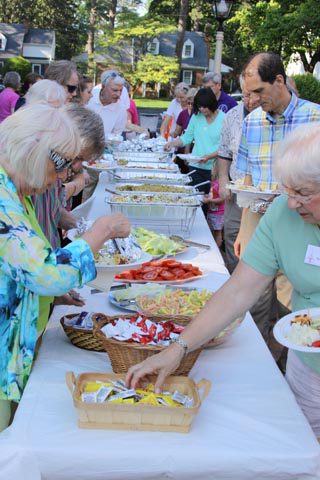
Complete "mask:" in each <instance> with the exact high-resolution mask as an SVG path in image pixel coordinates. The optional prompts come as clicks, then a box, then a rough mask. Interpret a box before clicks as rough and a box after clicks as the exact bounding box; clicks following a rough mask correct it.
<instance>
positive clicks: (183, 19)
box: [176, 0, 189, 81]
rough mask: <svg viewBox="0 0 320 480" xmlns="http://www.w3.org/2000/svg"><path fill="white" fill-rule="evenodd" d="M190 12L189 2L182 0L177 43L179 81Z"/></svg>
mask: <svg viewBox="0 0 320 480" xmlns="http://www.w3.org/2000/svg"><path fill="white" fill-rule="evenodd" d="M188 11H189V0H180V13H179V21H178V34H177V43H176V56H177V59H178V63H179V73H178V81H179V77H180V70H181V63H182V50H183V43H184V35H185V31H186V25H187V16H188Z"/></svg>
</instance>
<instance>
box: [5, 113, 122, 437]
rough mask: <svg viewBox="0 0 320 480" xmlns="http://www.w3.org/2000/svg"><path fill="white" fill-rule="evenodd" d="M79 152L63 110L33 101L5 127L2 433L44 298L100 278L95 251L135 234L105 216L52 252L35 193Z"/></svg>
mask: <svg viewBox="0 0 320 480" xmlns="http://www.w3.org/2000/svg"><path fill="white" fill-rule="evenodd" d="M79 150H80V138H79V133H78V130H77V127H76V126H75V124H74V123H73V121H72V120H71V118H70V117H69V116H68V115H67V114H66V112H65V111H64V110H62V109H56V108H51V107H49V106H47V105H34V106H29V107H26V108H24V109H21V110H19V111H18V112H16V113H15V114H14V115H12V116H10V117H9V118H8V119H6V120H5V121H4V122H3V123H2V124H1V126H0V431H1V429H3V428H5V427H6V426H7V425H8V422H9V418H10V401H19V400H20V398H21V395H22V392H23V389H24V387H25V385H26V382H27V380H28V377H29V375H30V371H31V367H32V362H33V359H34V352H35V345H36V341H37V337H38V336H39V335H40V334H41V331H40V330H39V326H38V317H39V308H40V307H41V297H42V296H48V295H56V296H59V295H62V294H64V293H66V292H68V291H69V290H70V289H71V288H74V287H81V286H82V285H84V284H85V283H86V282H89V281H91V280H92V279H94V278H95V276H96V269H95V265H94V257H93V255H94V253H95V252H97V251H98V250H99V249H100V248H101V247H102V245H103V244H104V242H105V241H106V240H108V239H109V238H114V237H125V236H127V235H128V234H129V231H130V226H129V223H128V221H127V219H126V218H125V217H124V216H122V215H120V214H117V215H110V216H104V217H101V218H99V219H98V220H97V221H96V222H95V223H94V225H93V226H92V228H91V229H90V230H89V231H88V232H86V233H85V234H84V235H83V237H82V238H81V239H79V240H76V241H74V242H72V243H71V244H69V245H68V246H67V247H65V248H57V249H55V250H53V249H52V248H51V246H50V244H49V243H48V241H47V240H46V239H45V237H44V234H43V232H42V231H41V229H40V227H39V224H38V222H37V220H36V217H35V214H34V209H33V205H32V202H31V200H30V198H29V195H32V194H37V193H41V192H42V191H44V190H45V189H47V188H49V187H50V186H52V185H53V184H54V182H55V181H56V179H57V177H58V176H59V175H60V174H61V173H62V172H63V170H64V169H65V168H67V167H68V165H70V164H71V163H72V160H73V159H74V158H75V157H76V156H77V155H78V154H79ZM39 323H40V322H39ZM41 328H43V326H41Z"/></svg>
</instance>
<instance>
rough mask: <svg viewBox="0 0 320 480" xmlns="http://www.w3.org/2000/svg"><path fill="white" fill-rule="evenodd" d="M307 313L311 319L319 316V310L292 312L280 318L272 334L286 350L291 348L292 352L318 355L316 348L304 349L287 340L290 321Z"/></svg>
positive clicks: (318, 351)
mask: <svg viewBox="0 0 320 480" xmlns="http://www.w3.org/2000/svg"><path fill="white" fill-rule="evenodd" d="M305 313H307V314H308V315H310V316H311V317H319V316H320V308H310V309H306V310H299V311H297V312H292V313H289V314H288V315H286V316H285V317H283V318H281V320H279V321H278V322H277V323H276V324H275V326H274V327H273V334H274V337H275V339H276V340H277V341H278V342H279V343H281V345H284V346H285V347H287V348H291V349H292V350H297V351H298V352H308V353H319V354H320V348H318V347H304V346H302V345H296V344H295V343H292V342H290V341H289V340H288V339H287V336H288V334H289V333H290V330H291V328H292V326H291V320H292V319H293V318H294V317H295V316H296V315H300V314H302V315H303V314H305Z"/></svg>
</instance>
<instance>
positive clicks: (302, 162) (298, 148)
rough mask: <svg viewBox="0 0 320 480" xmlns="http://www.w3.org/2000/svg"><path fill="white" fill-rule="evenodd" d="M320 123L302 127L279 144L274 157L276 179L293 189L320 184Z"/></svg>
mask: <svg viewBox="0 0 320 480" xmlns="http://www.w3.org/2000/svg"><path fill="white" fill-rule="evenodd" d="M319 152H320V122H319V123H318V122H317V123H312V124H308V125H301V126H300V127H298V128H296V129H295V130H294V131H293V132H291V133H289V134H288V135H287V136H286V138H285V139H284V140H283V141H282V142H280V143H279V145H278V148H277V150H276V154H275V157H274V162H275V178H276V180H277V181H279V182H281V183H282V184H284V185H287V186H290V187H291V188H296V187H299V188H301V185H303V184H304V183H309V182H316V183H319V184H320V158H319Z"/></svg>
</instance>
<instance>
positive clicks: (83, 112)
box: [66, 103, 105, 160]
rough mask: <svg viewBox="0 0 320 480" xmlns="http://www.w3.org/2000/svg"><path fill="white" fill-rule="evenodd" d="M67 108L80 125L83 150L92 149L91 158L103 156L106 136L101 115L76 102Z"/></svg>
mask: <svg viewBox="0 0 320 480" xmlns="http://www.w3.org/2000/svg"><path fill="white" fill-rule="evenodd" d="M66 108H67V113H68V115H69V116H70V117H71V118H72V120H73V121H74V122H75V124H76V125H77V127H78V130H79V134H80V141H81V150H83V149H85V148H86V149H90V151H91V158H90V160H94V159H96V158H99V157H101V156H102V154H103V152H104V146H105V137H104V127H103V122H102V120H101V117H100V115H98V114H97V113H95V112H93V111H92V110H90V109H89V108H85V107H83V106H81V105H79V104H76V103H75V104H71V105H67V107H66ZM80 153H81V152H80ZM85 160H89V159H85Z"/></svg>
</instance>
